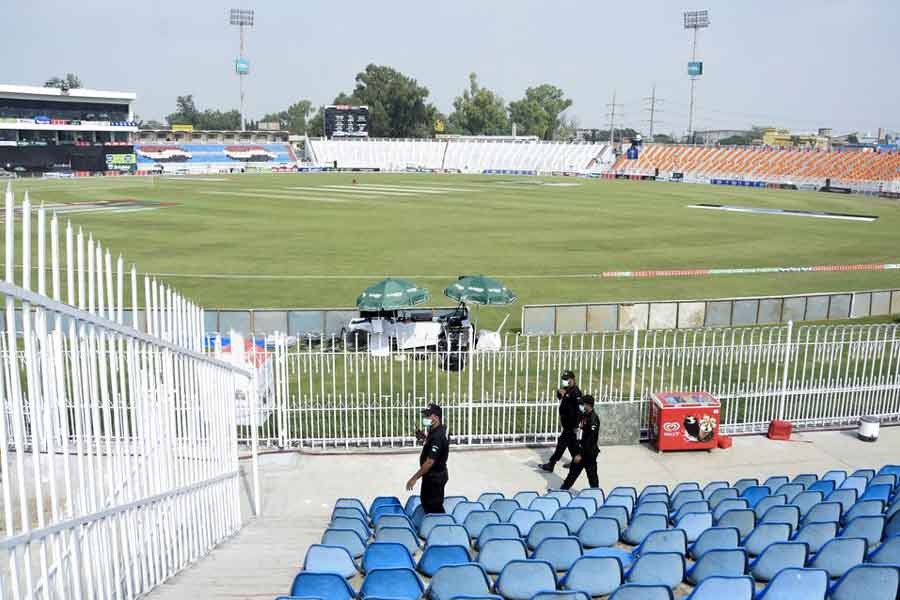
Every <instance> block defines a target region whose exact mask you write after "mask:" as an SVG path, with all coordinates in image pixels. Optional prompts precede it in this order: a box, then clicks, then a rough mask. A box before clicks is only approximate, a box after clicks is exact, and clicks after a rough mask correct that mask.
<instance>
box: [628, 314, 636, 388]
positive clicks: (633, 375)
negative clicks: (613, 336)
mask: <svg viewBox="0 0 900 600" xmlns="http://www.w3.org/2000/svg"><path fill="white" fill-rule="evenodd" d="M633 335H634V338H633V339H632V343H631V393H630V394H629V396H628V400H629V401H630V402H634V392H635V390H634V386H635V382H636V381H637V354H638V327H637V325H635V326H634V332H633Z"/></svg>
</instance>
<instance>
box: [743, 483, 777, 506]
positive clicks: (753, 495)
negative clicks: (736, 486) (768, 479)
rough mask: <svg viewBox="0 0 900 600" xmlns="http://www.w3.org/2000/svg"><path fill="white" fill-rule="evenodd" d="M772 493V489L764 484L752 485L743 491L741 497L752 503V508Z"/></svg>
mask: <svg viewBox="0 0 900 600" xmlns="http://www.w3.org/2000/svg"><path fill="white" fill-rule="evenodd" d="M771 494H772V491H771V490H770V489H769V488H768V487H766V486H764V485H751V486H750V487H748V488H747V489H745V490H744V491H743V492H741V495H740V498H744V499H746V500H747V502H748V503H749V504H750V508H756V505H757V504H759V501H760V500H762V499H763V498H765V497H766V496H769V495H771Z"/></svg>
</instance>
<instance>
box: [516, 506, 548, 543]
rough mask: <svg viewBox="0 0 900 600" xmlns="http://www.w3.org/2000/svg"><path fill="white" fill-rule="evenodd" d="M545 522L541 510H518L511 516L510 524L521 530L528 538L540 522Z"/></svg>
mask: <svg viewBox="0 0 900 600" xmlns="http://www.w3.org/2000/svg"><path fill="white" fill-rule="evenodd" d="M543 520H544V513H542V512H541V511H539V510H531V509H527V508H517V509H516V510H514V511H513V513H512V514H511V515H510V516H509V522H510V523H512V524H513V525H515V526H516V527H518V528H519V533H521V534H522V535H524V536H527V535H528V534H529V533H530V532H531V528H532V527H533V526H534V524H535V523H537V522H538V521H543Z"/></svg>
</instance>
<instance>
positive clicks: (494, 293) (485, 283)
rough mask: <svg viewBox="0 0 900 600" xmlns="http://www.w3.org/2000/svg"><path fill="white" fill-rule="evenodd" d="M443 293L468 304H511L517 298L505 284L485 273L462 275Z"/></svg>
mask: <svg viewBox="0 0 900 600" xmlns="http://www.w3.org/2000/svg"><path fill="white" fill-rule="evenodd" d="M444 295H445V296H447V297H448V298H452V299H453V300H457V301H459V302H465V303H468V304H501V305H503V304H512V303H513V302H515V301H516V300H518V298H516V295H515V294H513V293H512V291H511V290H510V289H509V288H507V287H506V286H505V285H503V284H502V283H500V282H499V281H497V280H496V279H493V278H491V277H487V276H485V275H463V276H460V278H459V279H458V280H457V281H455V282H453V283H451V284H450V285H449V286H448V287H447V288H446V289H445V290H444Z"/></svg>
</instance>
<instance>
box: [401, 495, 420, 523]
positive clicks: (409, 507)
mask: <svg viewBox="0 0 900 600" xmlns="http://www.w3.org/2000/svg"><path fill="white" fill-rule="evenodd" d="M420 506H422V497H421V496H417V495H416V496H410V497H409V498H407V499H406V503H405V504H404V505H403V512H405V513H406V516H408V517H410V518H411V517H412V516H413V513H414V512H416V509H417V508H419V507H420Z"/></svg>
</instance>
